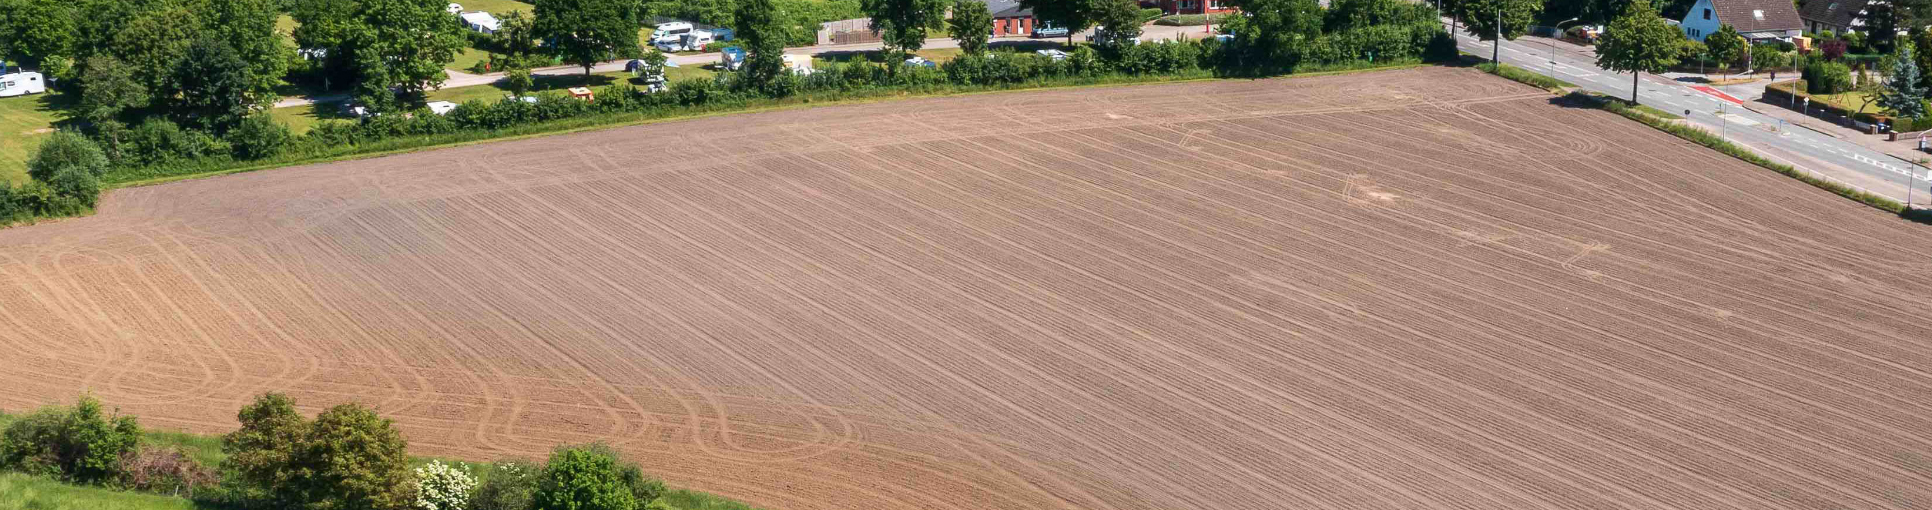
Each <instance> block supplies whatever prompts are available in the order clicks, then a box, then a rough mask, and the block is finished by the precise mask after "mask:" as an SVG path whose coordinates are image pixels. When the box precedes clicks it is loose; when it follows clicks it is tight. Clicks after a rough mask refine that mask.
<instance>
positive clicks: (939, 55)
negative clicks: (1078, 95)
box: [813, 41, 1065, 63]
mask: <svg viewBox="0 0 1932 510" xmlns="http://www.w3.org/2000/svg"><path fill="white" fill-rule="evenodd" d="M1063 46H1065V44H1062V43H1059V42H1054V41H1019V42H1004V41H1002V42H1000V43H999V44H998V45H996V46H994V47H993V49H992V51H1014V52H1020V53H1027V52H1032V51H1035V50H1044V49H1059V48H1061V47H1063ZM913 55H917V56H921V57H926V60H931V61H933V62H945V61H948V60H952V59H955V58H958V57H959V55H960V50H959V48H927V49H923V50H919V51H916V52H913ZM813 58H814V59H815V60H818V61H821V62H840V63H844V62H858V61H863V62H873V63H880V62H885V60H886V58H887V55H886V53H885V51H884V50H869V51H828V52H824V53H819V54H817V55H814V56H813Z"/></svg>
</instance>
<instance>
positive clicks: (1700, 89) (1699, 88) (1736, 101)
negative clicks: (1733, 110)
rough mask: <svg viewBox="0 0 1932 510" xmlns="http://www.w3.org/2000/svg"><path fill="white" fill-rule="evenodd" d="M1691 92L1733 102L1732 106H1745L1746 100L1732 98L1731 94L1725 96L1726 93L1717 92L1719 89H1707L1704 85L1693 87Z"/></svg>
mask: <svg viewBox="0 0 1932 510" xmlns="http://www.w3.org/2000/svg"><path fill="white" fill-rule="evenodd" d="M1691 90H1695V91H1698V92H1703V93H1705V94H1710V95H1711V96H1713V97H1716V98H1718V99H1722V100H1725V101H1730V102H1731V103H1732V104H1740V105H1741V104H1744V100H1742V99H1738V98H1735V97H1731V95H1730V94H1725V93H1724V92H1723V91H1719V90H1717V89H1714V88H1710V87H1706V86H1703V85H1695V86H1692V87H1691Z"/></svg>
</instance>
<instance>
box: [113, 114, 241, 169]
mask: <svg viewBox="0 0 1932 510" xmlns="http://www.w3.org/2000/svg"><path fill="white" fill-rule="evenodd" d="M124 151H125V152H127V153H128V155H129V159H131V160H133V161H136V162H139V163H140V164H149V165H151V164H155V163H163V162H169V161H178V160H188V159H195V158H199V157H203V156H215V155H225V154H228V151H229V147H228V142H227V141H225V140H222V139H219V138H215V137H214V135H211V134H208V133H207V132H204V131H199V130H193V129H182V128H181V126H180V125H177V124H175V123H174V122H173V121H170V120H168V119H165V118H161V117H149V118H148V119H147V120H145V121H142V122H141V125H139V126H135V128H134V130H133V131H132V132H130V133H128V140H127V142H126V144H125V148H124Z"/></svg>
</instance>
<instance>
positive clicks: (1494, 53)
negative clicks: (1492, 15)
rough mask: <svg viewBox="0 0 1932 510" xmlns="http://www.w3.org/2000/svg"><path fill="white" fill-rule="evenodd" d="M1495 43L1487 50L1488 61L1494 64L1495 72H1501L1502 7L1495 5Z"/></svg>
mask: <svg viewBox="0 0 1932 510" xmlns="http://www.w3.org/2000/svg"><path fill="white" fill-rule="evenodd" d="M1495 35H1496V45H1495V49H1492V50H1490V51H1489V63H1490V64H1491V65H1494V66H1496V73H1497V74H1501V73H1502V72H1503V7H1502V6H1501V5H1498V6H1496V32H1495Z"/></svg>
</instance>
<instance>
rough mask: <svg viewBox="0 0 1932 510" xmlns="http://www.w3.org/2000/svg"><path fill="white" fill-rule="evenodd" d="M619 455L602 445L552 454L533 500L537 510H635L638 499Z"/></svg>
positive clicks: (568, 449)
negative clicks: (543, 509) (628, 481)
mask: <svg viewBox="0 0 1932 510" xmlns="http://www.w3.org/2000/svg"><path fill="white" fill-rule="evenodd" d="M623 471H624V470H623V467H622V466H621V465H620V464H619V462H618V460H617V454H616V453H614V452H612V451H611V450H610V449H609V448H608V447H605V446H602V445H589V446H575V447H566V448H560V449H558V450H557V451H556V453H553V454H551V455H550V462H549V463H547V464H545V465H544V468H543V475H542V476H540V477H539V478H538V481H537V490H536V492H535V494H534V496H533V498H532V499H534V500H535V508H546V509H548V508H558V509H564V508H567V509H574V510H632V509H635V508H637V506H638V505H637V496H636V495H635V494H634V493H633V492H632V490H631V485H630V484H629V483H627V480H625V476H624V474H623Z"/></svg>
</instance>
